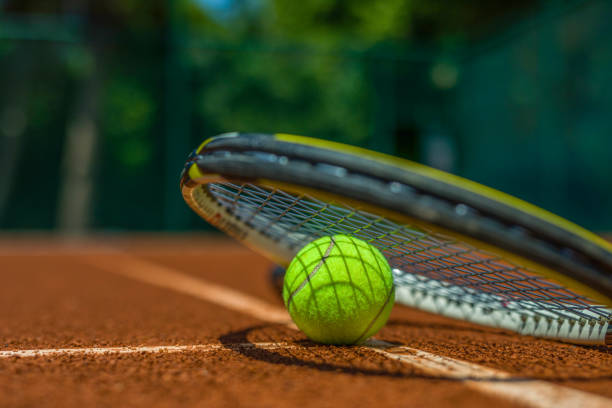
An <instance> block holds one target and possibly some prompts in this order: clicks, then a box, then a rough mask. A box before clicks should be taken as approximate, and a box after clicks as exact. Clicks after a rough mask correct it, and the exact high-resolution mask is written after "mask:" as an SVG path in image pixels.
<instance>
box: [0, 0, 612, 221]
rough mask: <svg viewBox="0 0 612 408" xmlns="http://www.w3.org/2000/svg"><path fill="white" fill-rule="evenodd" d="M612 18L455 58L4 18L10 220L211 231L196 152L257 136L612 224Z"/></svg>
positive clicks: (4, 150) (514, 36) (532, 32)
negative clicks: (464, 180)
mask: <svg viewBox="0 0 612 408" xmlns="http://www.w3.org/2000/svg"><path fill="white" fill-rule="evenodd" d="M564 4H566V3H564ZM611 18H612V4H610V3H609V2H605V1H581V2H574V3H572V6H571V7H569V6H565V8H563V9H561V8H557V9H554V10H546V11H544V12H542V13H539V14H538V15H536V16H534V17H533V18H530V19H528V20H526V21H523V22H520V23H518V24H517V25H516V26H515V27H513V28H512V29H511V30H510V31H508V32H504V33H500V34H499V35H498V36H497V37H496V38H494V39H489V40H487V41H486V42H484V43H482V44H478V46H474V47H472V48H469V49H459V50H458V49H452V50H444V51H442V50H422V49H420V50H415V49H413V48H411V49H400V48H398V47H397V46H393V47H391V46H383V45H378V46H376V47H370V48H361V49H341V50H339V49H337V48H333V49H330V48H324V47H318V48H317V47H314V48H313V47H307V46H304V45H297V44H290V43H280V42H274V43H272V42H262V41H244V40H243V41H237V42H234V41H229V40H227V39H220V38H215V36H213V35H203V34H198V35H196V34H193V33H190V31H189V27H184V26H182V25H181V24H180V22H175V24H170V25H169V27H170V28H169V29H168V30H166V31H164V32H160V33H157V34H155V35H153V36H151V35H149V36H146V37H143V36H141V35H139V34H138V33H122V34H121V36H114V37H112V38H104V36H103V35H102V36H101V37H100V35H99V34H98V35H97V36H95V35H94V36H92V34H91V32H90V30H88V28H87V25H86V24H84V23H83V22H82V21H81V22H79V20H78V19H61V20H58V19H40V18H37V19H34V20H32V19H26V20H24V21H21V20H19V19H14V18H12V19H0V86H1V87H2V89H3V92H2V94H1V95H0V228H4V229H21V228H26V229H54V228H58V229H68V230H70V229H77V230H78V229H83V228H85V229H96V230H98V229H103V230H127V229H129V230H134V229H136V230H161V229H164V230H184V229H192V228H196V229H199V228H206V227H205V224H204V223H203V222H201V221H200V220H198V219H197V218H196V217H195V216H194V215H193V214H191V213H190V211H189V210H188V209H187V208H186V206H185V205H184V203H182V199H181V197H180V194H179V191H178V175H179V172H180V170H181V166H182V164H183V160H184V158H185V156H186V154H187V153H188V151H189V150H190V149H192V148H193V147H195V146H197V145H198V144H199V143H200V142H201V141H202V140H203V139H204V138H206V137H208V136H211V135H214V134H218V133H222V132H227V131H234V130H241V131H259V132H289V133H298V134H304V135H309V136H316V137H322V138H327V139H332V140H336V141H341V142H346V143H352V144H357V145H362V146H366V147H369V148H373V149H376V150H379V151H383V152H388V153H395V154H398V155H401V156H404V157H407V158H410V159H413V160H417V161H420V162H424V163H426V164H430V165H434V166H436V167H439V168H442V169H445V170H448V171H452V172H454V173H457V174H460V175H463V176H466V177H469V178H471V179H474V180H477V181H480V182H483V183H485V184H488V185H490V186H493V187H496V188H499V189H501V190H503V191H507V192H509V193H511V194H514V195H517V196H519V197H521V198H524V199H527V200H529V201H533V202H534V203H536V204H538V205H541V206H543V207H545V208H548V209H551V210H553V211H555V212H557V213H559V214H560V215H563V216H566V217H568V218H570V219H572V220H574V221H577V222H579V223H581V224H584V225H585V226H587V227H590V228H593V229H596V230H612V214H611V212H610V211H609V209H610V208H612V183H611V182H610V181H609V179H610V176H612V160H611V159H612V132H611V130H612V115H611V114H610V112H612V74H611V73H612V51H611V50H612V48H610V46H609V44H612V29H611V28H610V25H609V24H608V23H607V21H610V19H611ZM92 38H93V39H92ZM75 203H76V204H75Z"/></svg>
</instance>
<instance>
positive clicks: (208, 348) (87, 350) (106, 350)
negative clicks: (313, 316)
mask: <svg viewBox="0 0 612 408" xmlns="http://www.w3.org/2000/svg"><path fill="white" fill-rule="evenodd" d="M253 348H258V349H265V350H278V349H293V348H297V346H296V345H294V344H288V343H234V344H196V345H186V346H141V347H131V346H127V347H83V348H60V349H33V350H0V358H10V357H45V356H58V355H61V356H64V355H88V354H93V355H100V354H102V355H107V354H140V353H179V352H193V351H200V352H212V351H219V350H226V349H253Z"/></svg>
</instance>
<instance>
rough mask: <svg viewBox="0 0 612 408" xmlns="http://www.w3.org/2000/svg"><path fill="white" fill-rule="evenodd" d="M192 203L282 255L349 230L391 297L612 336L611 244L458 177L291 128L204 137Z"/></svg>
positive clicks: (280, 259)
mask: <svg viewBox="0 0 612 408" xmlns="http://www.w3.org/2000/svg"><path fill="white" fill-rule="evenodd" d="M181 190H182V194H183V197H184V199H185V201H186V202H187V204H188V205H189V206H190V207H191V208H192V209H193V210H194V211H195V212H196V213H198V214H199V215H200V216H202V217H203V218H204V219H206V220H207V221H208V222H209V223H211V224H212V225H214V226H216V227H217V228H219V229H220V230H222V231H224V232H225V233H227V234H228V235H230V236H232V237H234V238H236V239H237V240H239V241H241V242H242V243H243V244H245V245H246V246H248V247H250V248H252V249H254V250H255V251H257V252H260V253H261V254H263V255H265V256H267V257H268V258H269V259H271V260H273V261H274V262H276V263H278V264H279V265H281V266H285V267H286V266H287V265H288V264H289V262H290V261H291V259H292V258H293V257H294V255H295V254H296V253H297V252H298V251H299V250H300V249H301V248H302V247H303V246H304V245H306V244H308V243H309V242H311V241H312V240H314V239H316V238H319V237H322V236H325V235H334V234H348V235H352V236H355V237H357V238H360V239H362V240H365V241H367V242H369V243H370V244H372V245H374V246H376V247H377V248H378V249H379V250H380V251H381V252H382V253H383V254H384V255H385V256H386V258H387V259H388V261H389V264H390V265H391V267H392V270H393V274H394V281H395V285H396V299H397V301H398V302H399V303H402V304H405V305H408V306H411V307H415V308H419V309H422V310H425V311H428V312H433V313H437V314H441V315H444V316H449V317H452V318H457V319H462V320H466V321H470V322H474V323H478V324H482V325H487V326H493V327H499V328H504V329H509V330H513V331H516V332H518V333H522V334H526V335H533V336H539V337H548V338H555V339H561V340H564V341H570V342H575V343H584V344H612V325H611V322H612V310H611V309H610V308H611V307H612V245H611V244H610V243H608V242H607V241H605V240H603V239H602V238H600V237H599V236H597V235H595V234H593V233H591V232H588V231H586V230H584V229H582V228H581V227H579V226H577V225H575V224H573V223H571V222H569V221H566V220H564V219H562V218H560V217H558V216H556V215H553V214H551V213H549V212H547V211H544V210H542V209H540V208H538V207H535V206H533V205H531V204H528V203H526V202H524V201H522V200H519V199H517V198H514V197H511V196H509V195H506V194H504V193H501V192H499V191H496V190H493V189H491V188H488V187H485V186H482V185H479V184H477V183H474V182H471V181H468V180H465V179H463V178H460V177H457V176H454V175H451V174H448V173H445V172H442V171H439V170H436V169H432V168H429V167H427V166H423V165H420V164H417V163H414V162H410V161H407V160H402V159H398V158H395V157H392V156H387V155H383V154H379V153H375V152H372V151H368V150H364V149H360V148H356V147H353V146H348V145H343V144H339V143H333V142H328V141H323V140H318V139H313V138H307V137H302V136H293V135H284V134H276V135H267V134H245V133H229V134H224V135H220V136H216V137H213V138H211V139H208V140H207V141H205V142H204V143H202V145H200V146H199V147H198V148H197V149H196V150H195V151H194V152H193V153H191V155H190V156H189V158H188V159H187V162H186V164H185V168H184V170H183V174H182V177H181Z"/></svg>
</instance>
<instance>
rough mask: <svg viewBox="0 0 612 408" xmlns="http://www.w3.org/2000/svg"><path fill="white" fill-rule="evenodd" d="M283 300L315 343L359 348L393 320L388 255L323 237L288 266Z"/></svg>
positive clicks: (361, 244)
mask: <svg viewBox="0 0 612 408" xmlns="http://www.w3.org/2000/svg"><path fill="white" fill-rule="evenodd" d="M283 299H284V301H285V306H286V307H287V309H288V310H289V314H290V315H291V318H292V319H293V321H294V322H295V324H296V325H297V327H299V328H300V330H302V331H303V332H304V333H305V334H306V335H307V336H308V337H309V338H310V339H311V340H314V341H316V342H319V343H327V344H338V345H340V344H359V343H362V342H363V341H365V340H366V339H367V338H368V337H370V336H372V335H374V334H375V333H376V332H378V330H380V328H381V327H382V326H383V325H384V324H385V323H386V322H387V319H388V318H389V314H390V313H391V308H392V307H393V302H394V300H395V290H394V287H393V275H392V274H391V268H390V267H389V263H388V262H387V260H386V259H385V257H384V256H383V255H382V254H381V253H380V251H379V250H378V249H376V248H375V247H373V246H372V245H370V244H368V243H367V242H365V241H362V240H360V239H357V238H354V237H350V236H348V235H334V236H333V237H329V236H328V237H322V238H319V239H317V240H315V241H313V242H311V243H310V244H308V245H306V246H305V247H304V248H302V249H301V250H300V251H299V252H298V254H297V255H296V256H295V258H293V260H292V261H291V264H289V267H288V268H287V272H286V273H285V279H284V283H283Z"/></svg>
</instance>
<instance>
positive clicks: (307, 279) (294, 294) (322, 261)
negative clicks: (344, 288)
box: [287, 237, 336, 306]
mask: <svg viewBox="0 0 612 408" xmlns="http://www.w3.org/2000/svg"><path fill="white" fill-rule="evenodd" d="M335 245H336V243H335V241H334V238H333V237H330V242H329V246H328V247H327V249H326V250H325V253H324V254H323V256H322V257H321V260H320V261H319V263H318V264H317V265H316V266H315V267H314V269H313V270H312V271H311V272H310V273H309V274H308V276H306V279H304V280H303V281H302V283H300V286H298V287H297V288H296V289H295V290H294V291H293V292H291V294H290V295H289V298H288V299H287V305H288V306H289V305H291V301H292V300H293V298H294V297H295V296H296V295H297V294H298V293H299V292H300V291H301V290H302V289H304V287H305V286H306V283H308V282H309V281H310V280H311V279H312V278H313V277H314V276H315V275H316V273H317V272H319V269H321V268H322V267H323V265H324V264H325V260H326V259H327V258H328V257H329V255H330V254H331V251H332V249H333V248H334V246H335Z"/></svg>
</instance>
